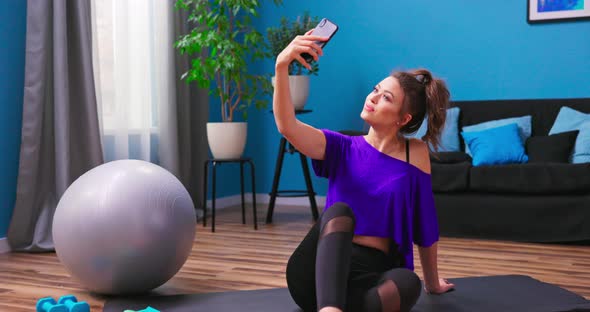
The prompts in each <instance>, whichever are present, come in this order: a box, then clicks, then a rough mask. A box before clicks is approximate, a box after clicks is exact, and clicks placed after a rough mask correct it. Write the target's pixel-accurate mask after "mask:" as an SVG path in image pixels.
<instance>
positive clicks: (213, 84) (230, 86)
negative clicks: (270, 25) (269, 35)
mask: <svg viewBox="0 0 590 312" xmlns="http://www.w3.org/2000/svg"><path fill="white" fill-rule="evenodd" d="M273 2H274V3H275V4H280V3H281V2H282V0H273ZM176 7H177V8H180V9H183V10H187V11H188V13H189V17H188V22H190V24H191V25H194V26H191V29H190V32H189V33H188V34H185V35H183V36H181V37H180V38H179V39H178V41H176V42H175V47H176V48H177V49H179V50H180V53H182V54H189V55H194V56H195V58H194V59H192V61H191V68H190V69H189V70H188V71H187V72H186V73H184V74H183V75H182V79H186V81H187V82H191V81H196V82H197V83H198V85H199V86H200V87H202V88H207V89H209V91H210V94H215V95H217V96H218V97H219V100H220V107H221V122H208V123H207V140H208V142H209V148H210V149H211V153H212V154H213V157H215V158H220V159H235V158H239V157H241V155H242V153H243V151H244V147H245V145H246V133H247V123H246V122H245V121H243V122H236V121H235V117H236V112H238V111H240V112H242V113H243V116H244V120H245V119H246V117H247V108H248V107H249V106H250V105H251V104H255V106H256V108H264V107H266V106H267V102H266V101H265V100H262V98H264V97H261V96H260V95H263V94H269V93H270V92H271V91H272V86H271V85H270V84H271V83H270V82H269V76H270V75H255V74H252V73H250V72H249V70H248V66H247V64H248V61H251V62H254V61H256V60H259V59H264V58H267V57H268V51H267V50H268V48H267V47H266V44H265V42H264V36H263V35H262V34H261V33H260V32H258V31H256V29H255V28H254V27H253V25H252V23H253V18H255V17H257V16H258V10H259V7H260V1H259V0H178V1H177V2H176Z"/></svg>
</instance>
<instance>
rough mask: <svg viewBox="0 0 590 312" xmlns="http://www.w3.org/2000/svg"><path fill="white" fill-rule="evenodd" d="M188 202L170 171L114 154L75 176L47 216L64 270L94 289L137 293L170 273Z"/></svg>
mask: <svg viewBox="0 0 590 312" xmlns="http://www.w3.org/2000/svg"><path fill="white" fill-rule="evenodd" d="M195 229H196V215H195V209H194V205H193V202H192V200H191V197H190V195H189V193H188V192H187V190H186V189H185V188H184V186H183V185H182V183H181V182H180V181H179V180H178V179H177V178H176V177H175V176H174V175H173V174H171V173H170V172H168V171H166V170H165V169H163V168H162V167H159V166H157V165H155V164H152V163H149V162H146V161H140V160H117V161H112V162H108V163H105V164H103V165H100V166H98V167H95V168H93V169H91V170H89V171H88V172H86V173H84V174H83V175H82V176H80V177H79V178H78V179H77V180H76V181H74V183H72V184H71V185H70V186H69V187H68V189H67V190H66V191H65V192H64V194H63V196H62V197H61V199H60V200H59V203H58V205H57V208H56V211H55V215H54V218H53V229H52V234H53V242H54V245H55V251H56V253H57V256H58V258H59V260H60V261H61V263H62V264H63V265H64V266H65V268H66V269H67V271H68V272H69V273H70V274H71V275H72V277H74V278H76V279H77V280H79V281H80V283H81V284H82V285H84V286H85V287H86V288H87V289H88V290H90V291H92V292H95V293H99V294H108V295H116V294H137V293H142V292H146V291H149V290H151V289H154V288H156V287H158V286H160V285H162V284H164V283H166V282H167V281H168V280H169V279H170V278H172V277H173V276H174V275H175V274H176V273H177V272H178V270H180V268H181V267H182V266H183V265H184V263H185V261H186V259H187V258H188V256H189V254H190V252H191V249H192V245H193V240H194V238H195Z"/></svg>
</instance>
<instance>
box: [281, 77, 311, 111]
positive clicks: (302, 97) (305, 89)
mask: <svg viewBox="0 0 590 312" xmlns="http://www.w3.org/2000/svg"><path fill="white" fill-rule="evenodd" d="M272 86H273V88H274V86H275V77H274V76H273V77H272ZM289 90H290V91H291V102H292V103H293V107H295V110H302V109H303V107H304V106H305V103H307V98H308V97H309V76H307V75H297V76H291V75H290V76H289Z"/></svg>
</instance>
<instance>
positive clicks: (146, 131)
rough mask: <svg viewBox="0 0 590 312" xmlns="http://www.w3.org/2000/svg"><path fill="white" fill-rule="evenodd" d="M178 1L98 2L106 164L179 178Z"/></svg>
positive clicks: (97, 64) (98, 76) (97, 56)
mask: <svg viewBox="0 0 590 312" xmlns="http://www.w3.org/2000/svg"><path fill="white" fill-rule="evenodd" d="M173 10H174V7H173V2H172V1H169V0H123V1H121V0H93V1H92V26H93V52H94V53H93V55H94V60H93V64H94V69H95V70H94V73H95V84H96V91H97V98H98V109H99V116H100V118H101V119H100V123H101V131H102V139H103V150H104V154H105V155H104V156H105V161H110V160H116V159H142V160H146V161H151V162H154V163H158V164H160V165H161V166H163V167H164V168H166V169H168V170H169V171H171V172H172V173H174V174H176V175H178V146H177V145H178V139H177V125H176V94H175V83H176V80H177V79H176V78H175V75H174V53H175V50H174V47H173V42H174V37H173V34H174V24H173V13H174V12H173Z"/></svg>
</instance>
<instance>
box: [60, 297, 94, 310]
mask: <svg viewBox="0 0 590 312" xmlns="http://www.w3.org/2000/svg"><path fill="white" fill-rule="evenodd" d="M57 302H58V303H61V304H63V305H65V306H66V307H68V311H69V312H90V306H89V305H88V303H86V302H84V301H80V302H78V299H76V297H75V296H73V295H67V296H62V297H61V298H59V300H58V301H57Z"/></svg>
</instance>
